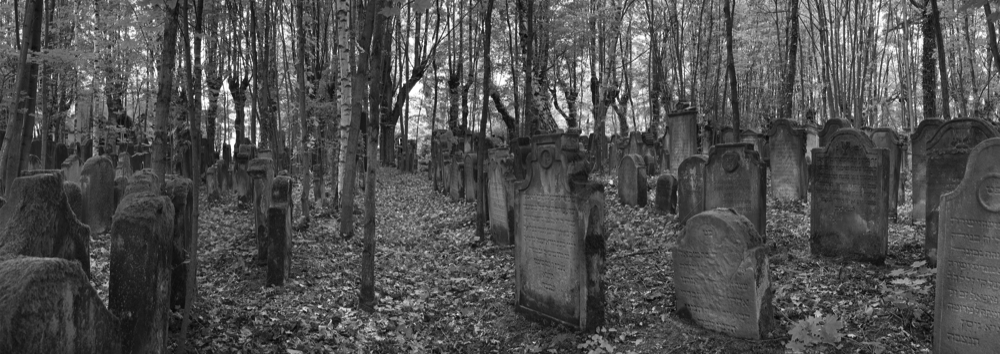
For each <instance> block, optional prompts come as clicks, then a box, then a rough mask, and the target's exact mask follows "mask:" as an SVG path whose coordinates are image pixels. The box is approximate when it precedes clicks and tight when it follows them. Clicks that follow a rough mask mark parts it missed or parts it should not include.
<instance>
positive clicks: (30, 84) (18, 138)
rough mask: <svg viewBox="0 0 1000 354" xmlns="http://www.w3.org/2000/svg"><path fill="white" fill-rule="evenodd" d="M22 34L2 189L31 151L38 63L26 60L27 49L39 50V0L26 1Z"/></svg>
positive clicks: (1, 156) (1, 154)
mask: <svg viewBox="0 0 1000 354" xmlns="http://www.w3.org/2000/svg"><path fill="white" fill-rule="evenodd" d="M24 12H25V14H24V17H25V19H24V31H22V33H23V34H24V37H23V38H22V43H21V52H20V54H19V58H18V70H17V83H16V85H15V87H17V91H16V92H17V95H16V97H15V101H14V102H16V105H17V111H16V112H15V114H14V116H13V117H14V118H13V119H11V121H10V122H9V123H8V124H7V135H6V136H5V138H4V145H3V149H2V150H0V162H2V164H0V168H2V169H3V173H2V176H3V191H4V193H5V194H6V191H8V190H9V187H10V185H11V183H13V182H14V179H15V178H17V177H18V175H20V173H21V169H22V168H23V167H24V165H23V163H24V161H26V159H27V157H28V153H29V152H30V151H31V149H30V146H31V132H32V130H33V129H32V128H34V126H35V119H34V118H33V116H34V112H35V94H36V92H37V89H38V64H36V63H29V62H28V51H29V50H30V51H32V52H38V50H39V49H40V48H41V38H42V36H41V34H42V31H41V28H42V0H28V2H27V3H25V11H24Z"/></svg>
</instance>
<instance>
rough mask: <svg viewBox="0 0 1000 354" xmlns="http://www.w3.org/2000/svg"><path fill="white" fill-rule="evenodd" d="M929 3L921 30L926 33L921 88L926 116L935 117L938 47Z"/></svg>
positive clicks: (925, 9)
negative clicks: (936, 55) (936, 50)
mask: <svg viewBox="0 0 1000 354" xmlns="http://www.w3.org/2000/svg"><path fill="white" fill-rule="evenodd" d="M928 5H929V4H925V5H924V8H923V22H922V23H921V27H920V28H921V32H922V33H923V35H924V43H923V46H924V48H923V49H924V52H923V55H922V56H921V58H920V64H921V69H920V73H921V80H920V83H921V85H920V86H921V88H923V91H924V118H934V117H935V116H937V102H936V100H937V97H936V96H937V73H935V72H934V71H936V69H937V68H936V67H935V65H936V63H935V62H934V50H935V48H936V45H935V42H937V40H936V36H935V32H934V17H933V10H932V8H931V6H928Z"/></svg>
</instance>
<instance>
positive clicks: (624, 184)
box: [618, 154, 649, 207]
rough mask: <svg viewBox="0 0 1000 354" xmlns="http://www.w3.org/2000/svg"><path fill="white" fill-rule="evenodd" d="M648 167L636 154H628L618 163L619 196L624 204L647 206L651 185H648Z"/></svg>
mask: <svg viewBox="0 0 1000 354" xmlns="http://www.w3.org/2000/svg"><path fill="white" fill-rule="evenodd" d="M646 179H647V177H646V169H645V167H644V166H643V159H642V157H641V156H639V155H636V154H628V155H625V157H623V158H622V162H621V163H620V164H618V198H619V199H620V200H621V202H622V204H625V205H631V206H639V207H644V206H646V201H647V199H648V198H649V186H648V185H646V183H647V182H646Z"/></svg>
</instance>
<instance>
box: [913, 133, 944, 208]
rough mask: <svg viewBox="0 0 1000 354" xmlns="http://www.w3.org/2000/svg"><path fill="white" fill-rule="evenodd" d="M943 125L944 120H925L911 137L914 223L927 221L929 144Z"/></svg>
mask: <svg viewBox="0 0 1000 354" xmlns="http://www.w3.org/2000/svg"><path fill="white" fill-rule="evenodd" d="M942 124H944V120H943V119H924V120H923V121H921V122H920V125H917V130H916V131H914V132H913V134H912V135H910V144H911V153H912V154H913V156H912V157H911V160H910V163H911V167H910V173H911V174H912V177H911V183H912V187H911V189H912V190H913V192H912V195H913V211H912V214H910V217H911V218H913V221H914V222H916V221H919V222H924V221H926V219H927V142H928V141H930V140H931V137H933V136H934V133H937V131H938V128H940V127H941V125H942Z"/></svg>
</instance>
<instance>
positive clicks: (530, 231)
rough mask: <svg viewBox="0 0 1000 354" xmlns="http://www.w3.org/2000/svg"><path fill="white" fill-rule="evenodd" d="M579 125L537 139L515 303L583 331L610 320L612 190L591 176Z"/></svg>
mask: <svg viewBox="0 0 1000 354" xmlns="http://www.w3.org/2000/svg"><path fill="white" fill-rule="evenodd" d="M579 136H580V131H579V129H570V131H569V132H567V133H566V134H551V135H536V136H533V137H532V138H531V153H530V155H529V156H528V164H527V167H528V169H529V170H528V174H527V175H526V176H525V179H523V180H520V181H518V186H517V188H518V191H519V193H518V196H517V198H518V203H517V218H518V222H517V230H518V231H517V232H515V234H514V235H515V238H516V241H515V242H514V265H515V271H514V274H515V277H516V281H515V282H514V283H515V284H516V285H515V286H516V291H515V294H514V303H515V309H516V310H517V311H518V312H520V313H523V314H525V315H527V316H528V317H531V318H543V319H547V320H553V321H556V322H559V323H563V324H566V325H569V326H571V327H574V328H577V329H580V330H593V329H595V328H597V327H598V326H600V325H601V324H602V323H603V321H604V312H605V311H604V287H605V286H604V282H603V279H602V277H603V273H604V255H605V234H604V213H605V207H604V192H603V188H602V186H601V185H600V184H597V183H593V182H589V181H587V170H588V167H587V162H586V159H585V158H584V157H583V156H581V155H580V154H581V153H582V152H581V149H580V143H579V140H578V139H579Z"/></svg>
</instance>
